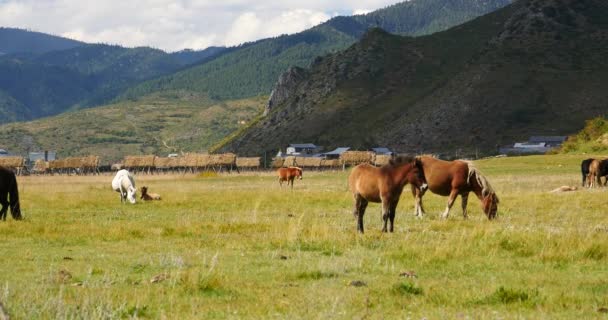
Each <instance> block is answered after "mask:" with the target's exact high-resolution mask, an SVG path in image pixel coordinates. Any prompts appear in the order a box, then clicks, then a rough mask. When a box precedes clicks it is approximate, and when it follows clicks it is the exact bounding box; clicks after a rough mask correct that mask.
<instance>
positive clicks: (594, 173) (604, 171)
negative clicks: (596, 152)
mask: <svg viewBox="0 0 608 320" xmlns="http://www.w3.org/2000/svg"><path fill="white" fill-rule="evenodd" d="M591 160H592V161H591V163H589V173H588V174H587V184H588V187H589V188H593V187H595V186H596V184H597V185H598V186H602V177H605V176H606V175H608V159H604V160H597V159H591ZM581 166H582V164H581ZM606 183H608V178H606V181H605V182H604V184H603V185H606Z"/></svg>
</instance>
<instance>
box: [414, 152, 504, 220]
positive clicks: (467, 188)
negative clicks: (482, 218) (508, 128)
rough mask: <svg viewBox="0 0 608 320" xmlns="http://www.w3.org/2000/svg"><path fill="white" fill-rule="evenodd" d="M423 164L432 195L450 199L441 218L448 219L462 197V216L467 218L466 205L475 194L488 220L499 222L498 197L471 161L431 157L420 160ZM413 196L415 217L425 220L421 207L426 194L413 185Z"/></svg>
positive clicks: (423, 157)
mask: <svg viewBox="0 0 608 320" xmlns="http://www.w3.org/2000/svg"><path fill="white" fill-rule="evenodd" d="M419 159H420V161H421V163H422V170H423V171H424V177H425V178H426V182H427V184H428V189H429V190H431V192H433V193H435V194H438V195H442V196H447V197H448V204H447V206H446V208H445V211H444V212H443V214H442V215H441V217H442V218H443V219H446V218H447V217H448V216H449V214H450V209H451V208H452V205H453V204H454V201H455V200H456V197H457V196H458V195H460V197H461V198H462V215H463V216H464V218H465V219H466V218H467V201H468V199H469V193H470V192H473V193H475V195H476V196H477V198H479V200H481V206H482V209H483V212H484V213H485V214H486V216H487V217H488V219H490V220H492V219H494V218H496V213H497V211H498V203H499V200H498V196H497V195H496V192H495V191H494V189H493V188H492V186H491V185H490V183H489V182H488V179H486V177H484V176H483V175H482V174H481V173H480V172H479V170H477V169H476V168H475V166H473V163H471V162H468V161H461V160H456V161H444V160H439V159H435V158H433V157H429V156H422V157H420V158H419ZM412 193H413V194H414V196H415V197H416V212H415V213H416V216H417V217H422V215H423V214H424V209H423V207H422V196H423V195H424V193H425V190H421V189H420V188H416V187H415V186H413V185H412Z"/></svg>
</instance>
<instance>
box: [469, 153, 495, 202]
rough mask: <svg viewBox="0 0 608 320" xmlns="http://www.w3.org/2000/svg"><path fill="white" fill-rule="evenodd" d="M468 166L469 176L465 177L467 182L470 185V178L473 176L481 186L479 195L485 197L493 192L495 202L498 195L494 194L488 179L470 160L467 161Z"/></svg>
mask: <svg viewBox="0 0 608 320" xmlns="http://www.w3.org/2000/svg"><path fill="white" fill-rule="evenodd" d="M467 164H468V167H469V176H468V178H467V184H469V185H471V179H473V178H475V182H477V184H478V185H479V186H480V187H481V195H482V196H483V197H484V198H485V197H487V196H489V195H491V194H494V197H495V198H496V202H498V196H496V192H495V191H494V188H492V185H491V184H490V182H489V181H488V179H487V178H486V177H485V176H484V175H482V174H481V172H480V171H479V170H478V169H477V168H475V165H473V163H472V162H467Z"/></svg>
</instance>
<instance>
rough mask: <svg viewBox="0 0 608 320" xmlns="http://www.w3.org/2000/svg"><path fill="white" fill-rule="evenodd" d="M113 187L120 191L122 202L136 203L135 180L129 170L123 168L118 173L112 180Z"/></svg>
mask: <svg viewBox="0 0 608 320" xmlns="http://www.w3.org/2000/svg"><path fill="white" fill-rule="evenodd" d="M112 189H114V191H116V192H118V193H120V203H123V202H125V203H126V202H127V200H129V202H131V203H135V193H136V192H137V189H136V188H135V180H134V179H133V176H132V175H131V173H129V171H127V170H125V169H122V170H119V171H118V172H117V173H116V176H114V179H113V180H112Z"/></svg>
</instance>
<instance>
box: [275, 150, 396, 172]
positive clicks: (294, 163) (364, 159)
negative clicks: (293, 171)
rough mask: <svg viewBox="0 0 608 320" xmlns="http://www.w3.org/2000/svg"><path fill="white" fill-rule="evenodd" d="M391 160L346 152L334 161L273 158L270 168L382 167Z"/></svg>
mask: <svg viewBox="0 0 608 320" xmlns="http://www.w3.org/2000/svg"><path fill="white" fill-rule="evenodd" d="M391 158H392V156H390V155H379V154H376V153H374V152H371V151H346V152H344V153H342V154H341V155H340V159H334V160H327V159H323V158H319V157H294V156H289V157H285V158H275V159H273V161H272V167H273V168H280V167H302V168H330V167H340V166H342V165H348V166H355V165H358V164H361V163H369V164H373V165H376V166H383V165H386V164H388V163H389V161H390V160H391Z"/></svg>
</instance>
